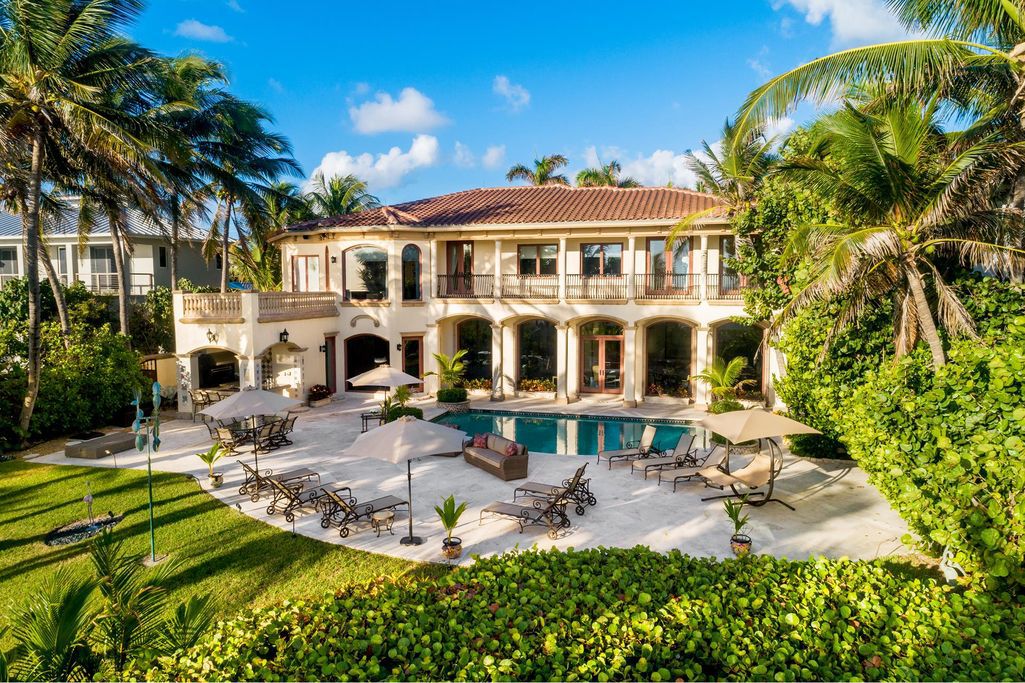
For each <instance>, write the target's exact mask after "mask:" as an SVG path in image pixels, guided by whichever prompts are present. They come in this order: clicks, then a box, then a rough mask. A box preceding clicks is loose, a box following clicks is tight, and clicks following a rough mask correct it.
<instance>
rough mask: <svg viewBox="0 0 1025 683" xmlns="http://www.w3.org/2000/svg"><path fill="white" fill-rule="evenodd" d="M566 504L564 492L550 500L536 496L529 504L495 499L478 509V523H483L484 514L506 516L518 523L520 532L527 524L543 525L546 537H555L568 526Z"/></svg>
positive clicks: (567, 501) (567, 500) (566, 498)
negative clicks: (545, 529)
mask: <svg viewBox="0 0 1025 683" xmlns="http://www.w3.org/2000/svg"><path fill="white" fill-rule="evenodd" d="M568 504H569V498H568V497H567V495H566V492H563V493H561V494H560V495H558V496H556V497H555V498H552V499H550V500H545V499H544V498H537V499H535V500H534V501H533V502H532V503H531V504H530V505H520V504H518V503H503V502H500V501H496V502H494V503H491V504H490V505H488V506H487V507H486V508H484V509H483V510H481V511H480V524H483V523H484V515H492V516H496V517H508V518H509V519H512V520H515V522H516V523H517V524H519V525H520V533H521V534H522V533H523V530H524V529H526V528H527V527H528V526H543V527H547V528H548V538H552V539H555V538H558V537H559V530H560V529H568V528H569V515H567V514H566V506H567V505H568Z"/></svg>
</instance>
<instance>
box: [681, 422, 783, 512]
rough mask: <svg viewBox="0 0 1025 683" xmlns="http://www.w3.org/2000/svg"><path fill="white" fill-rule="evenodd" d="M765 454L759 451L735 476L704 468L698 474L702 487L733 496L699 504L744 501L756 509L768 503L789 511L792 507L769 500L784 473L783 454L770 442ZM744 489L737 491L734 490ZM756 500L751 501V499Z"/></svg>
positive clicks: (720, 470)
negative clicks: (737, 499)
mask: <svg viewBox="0 0 1025 683" xmlns="http://www.w3.org/2000/svg"><path fill="white" fill-rule="evenodd" d="M765 441H766V442H767V443H768V449H767V450H768V452H767V453H766V452H765V451H763V450H760V451H758V453H756V454H755V456H754V458H752V459H751V462H749V463H748V464H747V465H745V466H744V467H742V468H740V469H739V470H736V471H734V472H727V471H725V470H724V469H722V468H721V467H719V466H716V467H706V468H705V469H703V470H701V472H700V473H699V474H700V475H701V477H703V478H704V480H705V485H706V486H710V487H713V488H717V489H725V488H726V487H727V486H729V487H730V490H731V491H733V493H732V494H726V495H722V496H709V497H708V498H702V499H701V500H715V499H717V498H744V499H745V501H747V504H748V505H753V506H755V507H759V506H762V505H765V504H766V503H768V502H773V503H779V504H780V505H784V506H786V507H788V508H790V509H791V510H793V509H794V506H793V505H790V504H789V503H786V502H784V501H782V500H780V499H778V498H773V497H772V490H773V488H774V487H775V484H776V477H777V476H779V473H780V471H781V470H782V469H783V451H782V450H781V449H780V447H779V444H778V443H776V442H775V441H774V440H773V439H766V440H765ZM738 487H739V488H741V489H744V490H742V491H738V490H737V489H738ZM752 496H754V497H756V500H751V497H752Z"/></svg>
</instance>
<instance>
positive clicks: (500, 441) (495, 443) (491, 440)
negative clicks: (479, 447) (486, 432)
mask: <svg viewBox="0 0 1025 683" xmlns="http://www.w3.org/2000/svg"><path fill="white" fill-rule="evenodd" d="M511 443H513V442H512V441H510V440H509V439H506V438H505V437H503V436H490V437H488V448H490V449H491V450H493V451H495V452H496V453H501V454H502V455H505V449H507V448H508V447H509V444H511Z"/></svg>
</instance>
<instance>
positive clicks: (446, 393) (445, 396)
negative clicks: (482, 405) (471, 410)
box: [438, 387, 467, 403]
mask: <svg viewBox="0 0 1025 683" xmlns="http://www.w3.org/2000/svg"><path fill="white" fill-rule="evenodd" d="M466 397H467V393H466V389H463V388H462V387H447V388H444V389H438V402H439V403H462V402H463V401H465V400H466Z"/></svg>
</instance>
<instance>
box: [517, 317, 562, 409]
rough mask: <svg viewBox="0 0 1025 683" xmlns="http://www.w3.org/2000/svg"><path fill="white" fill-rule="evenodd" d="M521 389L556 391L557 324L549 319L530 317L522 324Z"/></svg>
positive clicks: (520, 332) (520, 329)
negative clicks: (532, 318) (530, 318)
mask: <svg viewBox="0 0 1025 683" xmlns="http://www.w3.org/2000/svg"><path fill="white" fill-rule="evenodd" d="M517 333H518V335H519V350H520V378H519V382H518V384H517V388H518V389H519V390H520V391H555V388H556V369H555V364H556V359H557V358H558V355H557V354H558V349H557V348H556V343H555V338H556V333H555V325H553V324H552V323H550V322H548V321H547V320H528V321H526V322H524V323H520V325H519V327H518V329H517Z"/></svg>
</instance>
